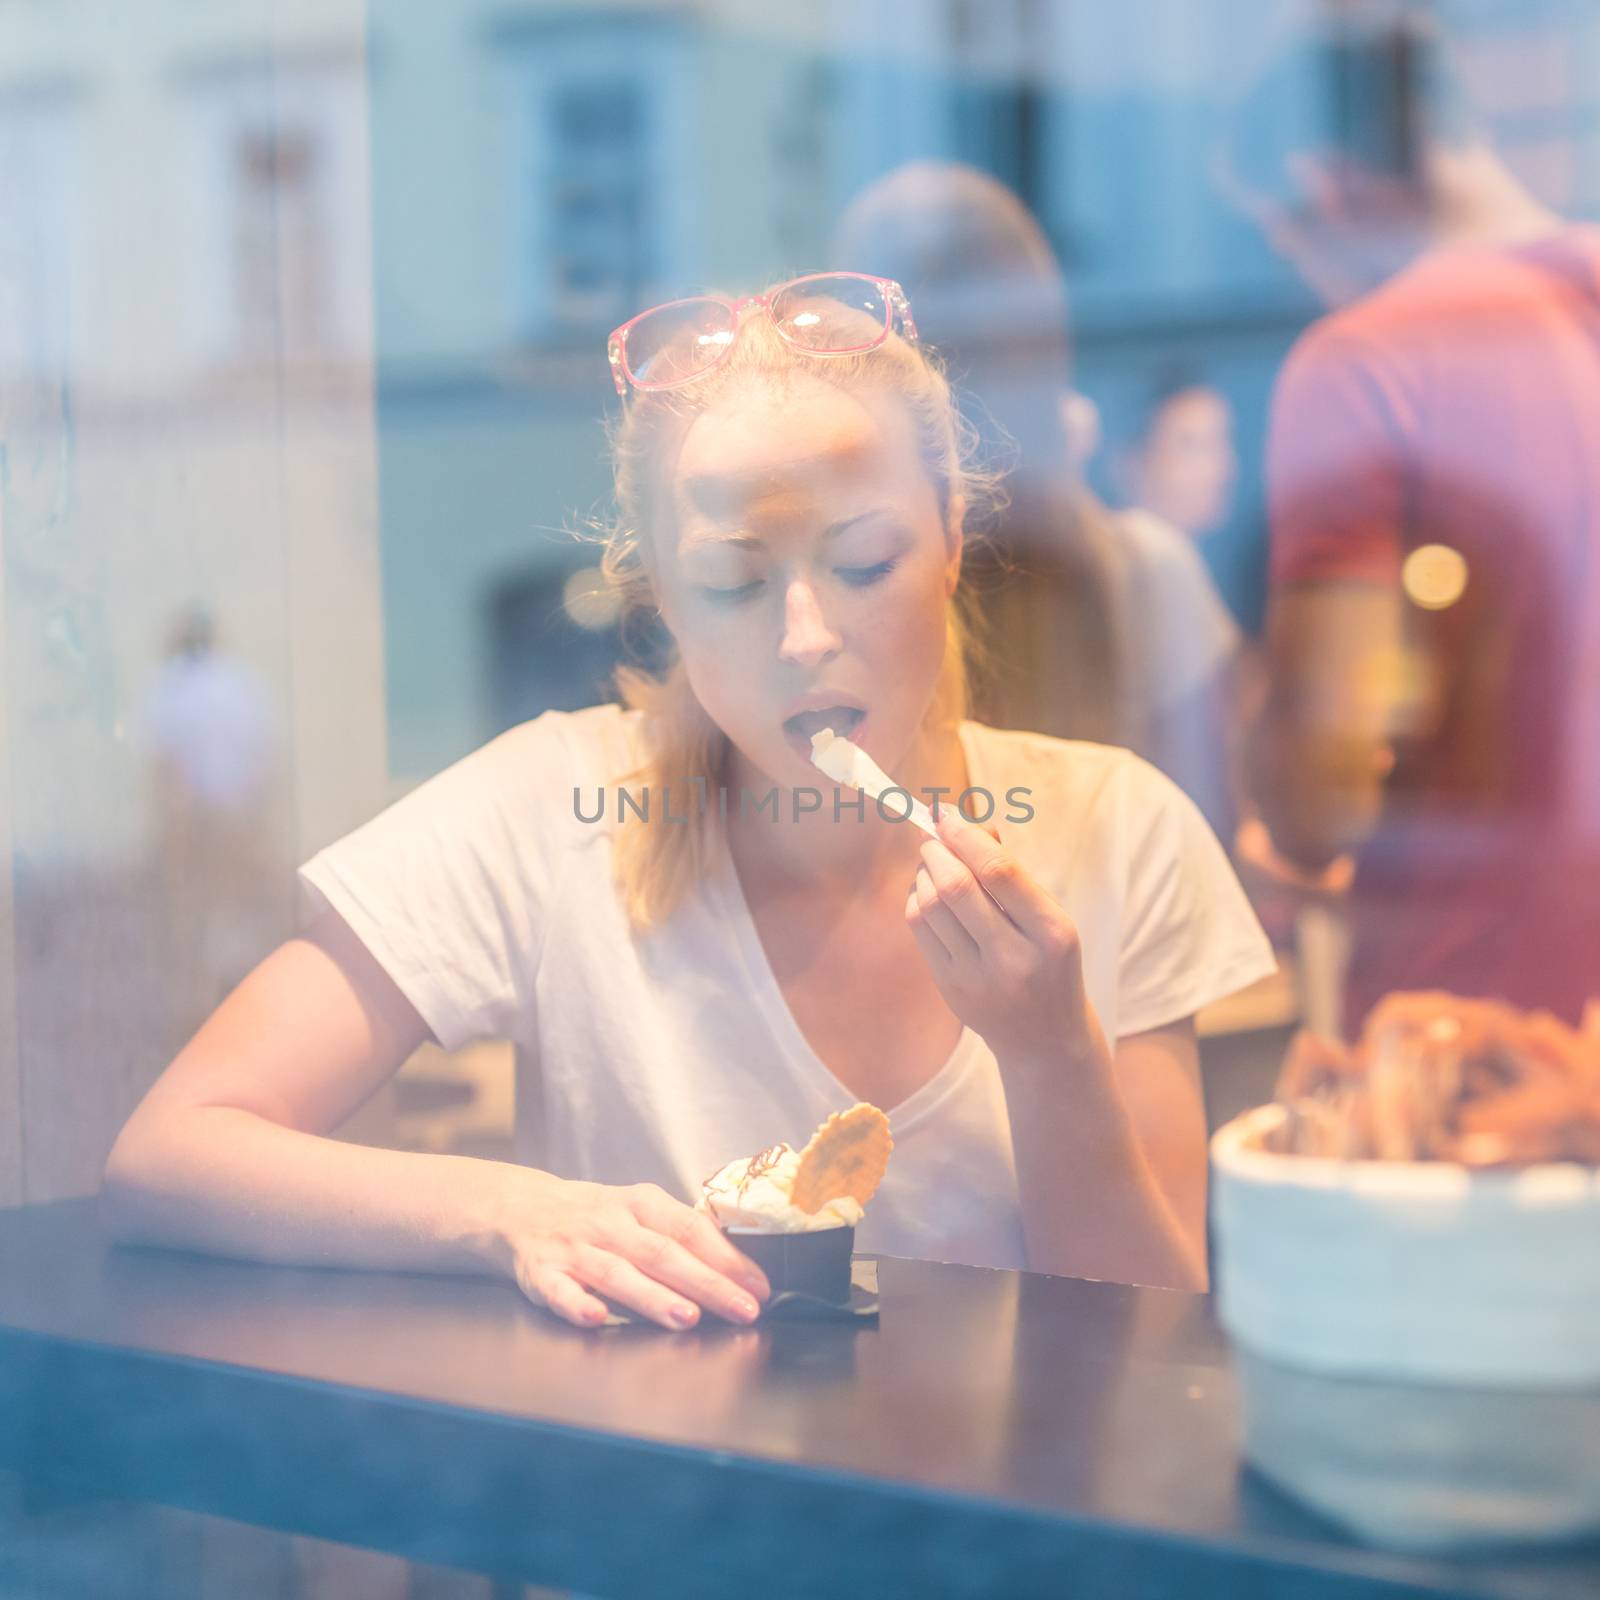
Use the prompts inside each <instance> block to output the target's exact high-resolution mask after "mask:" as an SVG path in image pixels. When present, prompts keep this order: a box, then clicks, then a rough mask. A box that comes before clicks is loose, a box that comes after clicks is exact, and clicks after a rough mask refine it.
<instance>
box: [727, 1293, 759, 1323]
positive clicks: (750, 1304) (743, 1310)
mask: <svg viewBox="0 0 1600 1600" xmlns="http://www.w3.org/2000/svg"><path fill="white" fill-rule="evenodd" d="M733 1314H734V1315H735V1316H736V1317H738V1318H740V1319H741V1320H742V1321H745V1322H754V1321H755V1320H756V1318H757V1317H759V1316H760V1315H761V1307H760V1306H758V1305H757V1304H756V1303H755V1301H754V1300H746V1299H745V1298H744V1297H743V1296H740V1297H739V1298H738V1299H736V1300H735V1301H734V1302H733Z"/></svg>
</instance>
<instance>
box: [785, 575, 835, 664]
mask: <svg viewBox="0 0 1600 1600" xmlns="http://www.w3.org/2000/svg"><path fill="white" fill-rule="evenodd" d="M841 643H842V641H841V640H840V638H839V635H838V634H837V633H835V632H834V630H833V629H832V628H831V627H829V626H828V619H827V618H826V617H825V616H823V614H822V604H821V602H820V601H819V600H818V599H817V591H816V590H815V589H814V588H812V586H811V585H810V584H809V583H807V582H805V581H804V580H803V579H800V578H796V579H795V581H794V582H793V583H791V584H790V585H789V587H788V589H787V590H785V592H784V597H783V643H782V644H781V645H779V647H778V654H779V655H780V656H781V657H782V658H783V659H784V660H785V661H793V662H795V663H796V664H797V665H800V666H807V667H809V666H815V665H816V663H817V662H819V661H825V660H826V659H827V658H828V657H829V656H831V655H833V654H834V652H835V651H837V650H838V649H839V647H840V644H841Z"/></svg>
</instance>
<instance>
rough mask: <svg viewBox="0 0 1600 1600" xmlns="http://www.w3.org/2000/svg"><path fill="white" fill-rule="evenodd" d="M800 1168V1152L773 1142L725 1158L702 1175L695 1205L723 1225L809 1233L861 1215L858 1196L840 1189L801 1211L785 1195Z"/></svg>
mask: <svg viewBox="0 0 1600 1600" xmlns="http://www.w3.org/2000/svg"><path fill="white" fill-rule="evenodd" d="M799 1170H800V1152H799V1151H798V1150H794V1149H791V1148H790V1147H789V1146H788V1145H786V1144H775V1145H773V1146H772V1148H771V1149H770V1150H763V1151H761V1152H760V1154H758V1155H753V1156H744V1157H741V1158H740V1159H739V1160H737V1161H730V1162H729V1163H728V1164H727V1166H725V1167H724V1168H722V1170H721V1171H720V1172H717V1173H714V1174H713V1175H712V1176H711V1177H709V1178H707V1179H706V1181H705V1183H704V1185H703V1186H702V1187H703V1189H704V1191H705V1192H704V1193H703V1194H702V1195H701V1196H700V1201H699V1207H698V1209H700V1210H701V1211H707V1212H709V1213H710V1214H711V1216H712V1217H713V1218H714V1219H715V1220H716V1221H717V1222H718V1223H719V1224H720V1225H721V1226H722V1227H724V1228H732V1229H744V1230H745V1231H746V1232H749V1233H814V1232H816V1231H817V1230H818V1229H820V1228H853V1227H855V1225H856V1224H857V1223H858V1222H860V1221H861V1217H862V1208H861V1202H860V1201H859V1200H853V1199H851V1197H850V1196H849V1195H841V1196H840V1197H839V1198H838V1199H837V1200H830V1201H828V1202H827V1204H826V1205H824V1206H823V1207H822V1209H821V1210H820V1211H801V1210H800V1209H799V1208H798V1207H797V1206H795V1205H793V1204H792V1203H791V1201H790V1199H789V1196H790V1195H791V1194H792V1193H793V1191H794V1179H795V1174H796V1173H797V1172H798V1171H799Z"/></svg>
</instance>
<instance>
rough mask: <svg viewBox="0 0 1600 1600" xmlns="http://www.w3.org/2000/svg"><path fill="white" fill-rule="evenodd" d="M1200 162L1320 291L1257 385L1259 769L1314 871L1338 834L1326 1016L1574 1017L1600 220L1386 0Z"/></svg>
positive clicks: (1590, 910)
mask: <svg viewBox="0 0 1600 1600" xmlns="http://www.w3.org/2000/svg"><path fill="white" fill-rule="evenodd" d="M1286 127H1288V128H1297V129H1299V130H1300V137H1299V139H1298V140H1297V141H1296V140H1290V141H1287V143H1288V146H1289V147H1288V148H1286V141H1285V139H1284V137H1283V130H1284V129H1285V128H1286ZM1218 173H1219V177H1220V178H1221V179H1222V181H1223V183H1224V184H1225V186H1226V188H1227V190H1228V191H1229V192H1230V194H1231V196H1232V198H1233V199H1234V200H1235V201H1236V202H1237V203H1239V204H1241V205H1242V206H1243V207H1244V208H1245V209H1247V210H1248V211H1249V213H1250V214H1251V215H1252V216H1253V217H1254V218H1255V219H1256V220H1257V221H1258V222H1259V223H1260V225H1261V226H1262V228H1263V229H1264V231H1265V232H1266V234H1267V237H1268V239H1269V240H1270V242H1271V243H1272V245H1273V247H1274V248H1275V249H1276V250H1278V251H1279V252H1280V253H1281V254H1282V255H1283V256H1285V257H1286V258H1287V259H1289V260H1290V261H1291V262H1292V263H1293V264H1294V265H1295V266H1296V267H1297V268H1298V269H1299V270H1300V271H1301V273H1302V275H1303V276H1304V277H1305V278H1306V279H1307V280H1308V281H1309V282H1310V283H1311V285H1312V286H1313V288H1315V289H1316V290H1317V291H1318V292H1319V293H1320V294H1321V295H1322V296H1323V298H1324V299H1325V300H1327V302H1328V303H1329V305H1330V306H1331V307H1332V308H1333V309H1332V310H1331V311H1330V313H1329V314H1328V315H1327V316H1326V317H1324V318H1323V319H1322V320H1320V321H1319V322H1317V323H1315V324H1314V325H1313V326H1312V327H1311V328H1310V329H1308V330H1307V332H1306V333H1305V334H1304V335H1303V336H1302V337H1301V339H1300V340H1299V342H1298V343H1297V344H1296V346H1295V347H1294V349H1293V351H1292V352H1291V353H1290V356H1289V358H1288V361H1287V362H1286V364H1285V367H1284V370H1283V372H1282V374H1281V375H1280V377H1279V380H1278V385H1277V389H1276V392H1275V395H1274V399H1273V407H1272V418H1271V424H1270V430H1269V439H1268V449H1267V492H1268V509H1269V516H1270V521H1271V558H1270V582H1271V598H1270V603H1269V611H1268V626H1267V639H1268V656H1269V661H1270V669H1271V679H1270V689H1269V694H1268V698H1267V703H1266V708H1265V711H1264V714H1263V716H1262V719H1261V722H1260V725H1259V728H1258V734H1257V737H1256V740H1255V748H1254V760H1253V767H1254V773H1255V782H1256V788H1257V791H1258V796H1259V800H1260V804H1261V808H1262V813H1263V816H1264V818H1265V821H1266V824H1267V826H1268V828H1269V829H1270V832H1271V843H1272V845H1273V846H1275V848H1276V852H1277V853H1278V854H1279V855H1280V856H1281V857H1283V858H1287V861H1288V863H1289V864H1290V865H1291V866H1292V867H1293V868H1296V869H1299V870H1300V871H1302V872H1303V873H1305V874H1306V875H1307V878H1308V881H1315V879H1316V875H1317V874H1319V873H1322V872H1324V871H1325V870H1326V869H1328V868H1329V867H1330V865H1331V864H1336V863H1337V862H1338V860H1339V858H1340V857H1341V855H1343V854H1344V853H1345V852H1351V853H1353V854H1354V857H1355V863H1356V870H1355V875H1354V883H1353V886H1352V891H1351V929H1352V950H1351V960H1350V967H1349V972H1348V976H1347V982H1346V993H1345V1008H1344V1021H1345V1027H1346V1029H1347V1031H1351V1032H1353V1031H1354V1029H1355V1028H1356V1027H1357V1026H1358V1025H1359V1023H1360V1021H1361V1019H1362V1018H1363V1017H1364V1016H1365V1014H1366V1012H1367V1011H1368V1010H1369V1009H1370V1008H1371V1006H1372V1004H1373V1003H1374V1002H1375V1001H1376V1000H1377V999H1378V998H1379V997H1380V996H1381V995H1383V994H1384V993H1386V992H1388V991H1390V990H1393V989H1420V988H1442V989H1450V990H1454V991H1457V992H1460V993H1468V994H1477V995H1485V996H1497V997H1500V998H1503V999H1506V1000H1510V1001H1512V1002H1514V1003H1517V1004H1520V1005H1523V1006H1540V1007H1547V1008H1549V1009H1551V1010H1553V1011H1555V1012H1557V1013H1558V1014H1560V1015H1561V1016H1563V1017H1565V1018H1566V1019H1567V1020H1569V1021H1572V1022H1576V1021H1577V1020H1578V1017H1579V1015H1580V1014H1581V1011H1582V1007H1583V1002H1584V1000H1585V998H1586V997H1587V996H1588V995H1590V994H1591V993H1597V992H1600V230H1596V229H1594V228H1591V227H1587V226H1578V225H1573V224H1570V223H1568V222H1566V221H1565V220H1564V219H1563V218H1561V217H1560V216H1558V215H1557V214H1556V213H1555V212H1553V211H1551V210H1549V209H1548V208H1546V207H1545V206H1544V205H1542V204H1540V203H1539V202H1538V201H1537V200H1536V199H1535V198H1534V197H1533V195H1531V194H1530V193H1529V192H1528V191H1527V190H1526V189H1525V188H1524V187H1523V186H1522V185H1521V184H1520V183H1519V182H1518V180H1517V179H1516V178H1515V176H1514V175H1513V174H1512V173H1511V172H1510V171H1509V170H1508V168H1507V167H1506V166H1505V165H1504V164H1503V162H1502V161H1501V160H1500V159H1499V157H1498V156H1497V155H1496V154H1495V152H1494V151H1493V150H1492V149H1491V148H1490V147H1489V145H1488V144H1487V143H1486V141H1485V140H1484V138H1483V137H1482V135H1481V133H1480V131H1479V130H1478V128H1477V127H1476V126H1475V125H1474V122H1473V120H1472V117H1471V114H1470V112H1469V110H1468V108H1467V106H1466V103H1465V100H1464V97H1463V96H1462V94H1461V91H1460V88H1459V86H1458V85H1457V84H1456V83H1455V82H1454V81H1453V79H1452V78H1451V75H1450V72H1449V68H1448V63H1447V60H1446V57H1445V54H1444V51H1443V47H1442V45H1441V42H1440V41H1439V40H1438V39H1437V38H1436V37H1434V36H1433V35H1432V34H1431V33H1430V32H1429V31H1428V30H1427V29H1426V28H1425V26H1423V25H1422V24H1420V23H1418V22H1416V21H1414V20H1410V19H1407V18H1405V17H1402V18H1401V19H1400V20H1395V19H1394V18H1393V17H1392V16H1391V17H1390V18H1389V19H1387V20H1370V19H1363V18H1362V17H1361V16H1360V15H1359V14H1355V13H1351V12H1349V11H1345V12H1342V13H1341V14H1340V15H1339V16H1338V17H1337V18H1336V19H1335V20H1333V21H1332V22H1330V24H1329V26H1328V28H1327V29H1326V30H1325V31H1323V32H1320V33H1318V34H1316V35H1313V36H1307V37H1305V38H1303V39H1302V40H1301V41H1300V42H1299V43H1298V44H1297V45H1296V47H1295V48H1293V49H1292V50H1290V51H1287V52H1285V53H1284V54H1283V55H1282V56H1281V57H1280V58H1279V59H1278V60H1277V62H1276V63H1275V65H1274V66H1273V68H1271V69H1269V71H1268V72H1267V73H1265V74H1263V76H1262V77H1261V78H1260V79H1259V80H1258V82H1257V83H1256V85H1255V87H1254V89H1253V90H1252V92H1251V93H1250V94H1249V95H1248V96H1247V97H1246V98H1245V99H1244V101H1243V102H1242V103H1241V105H1240V107H1239V108H1238V112H1237V116H1236V119H1235V122H1234V125H1233V128H1232V131H1231V136H1230V139H1229V141H1228V144H1227V147H1226V149H1225V150H1224V151H1223V152H1222V154H1221V158H1220V159H1219V162H1218Z"/></svg>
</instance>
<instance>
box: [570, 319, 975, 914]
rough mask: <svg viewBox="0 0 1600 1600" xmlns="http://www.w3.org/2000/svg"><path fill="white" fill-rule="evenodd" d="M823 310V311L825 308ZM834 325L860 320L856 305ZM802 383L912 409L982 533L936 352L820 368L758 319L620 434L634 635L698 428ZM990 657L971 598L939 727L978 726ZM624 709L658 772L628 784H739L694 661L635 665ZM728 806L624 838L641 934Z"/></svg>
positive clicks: (929, 451)
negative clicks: (753, 390) (659, 667)
mask: <svg viewBox="0 0 1600 1600" xmlns="http://www.w3.org/2000/svg"><path fill="white" fill-rule="evenodd" d="M819 304H821V302H819ZM826 314H827V315H829V316H832V315H834V314H837V315H839V316H841V317H851V316H859V313H852V312H848V311H846V310H845V309H844V308H843V307H842V306H839V307H834V306H831V305H830V306H828V307H827V308H826ZM796 376H804V377H808V378H815V379H820V380H821V381H823V382H825V383H829V384H832V385H834V386H835V387H836V388H839V389H842V390H877V391H879V392H881V393H888V394H894V395H896V396H898V397H899V398H900V399H901V400H902V401H903V402H904V404H905V406H906V409H907V412H908V413H909V415H910V417H911V420H912V423H913V425H914V427H915V431H916V440H917V445H918V450H919V453H920V455H921V457H922V460H923V463H924V465H925V466H926V468H927V470H928V474H929V478H930V480H931V482H932V484H933V487H934V490H935V492H936V495H937V499H938V505H939V513H940V518H941V521H942V523H943V526H944V531H945V536H946V538H947V539H954V538H956V537H957V536H958V535H962V534H963V533H965V534H966V536H967V537H968V538H969V539H971V538H972V537H973V536H974V535H973V533H972V531H971V530H970V529H969V528H968V523H969V521H971V520H973V514H974V511H975V509H976V508H977V507H978V506H979V505H984V506H987V505H988V504H990V503H991V502H992V501H993V500H994V498H995V482H994V479H993V478H992V477H991V476H989V475H986V474H983V473H980V472H978V471H977V470H976V469H975V468H973V467H972V466H971V464H970V458H971V454H972V442H971V439H970V437H969V431H968V430H967V428H966V426H965V424H964V423H963V421H962V419H961V415H960V413H959V411H958V410H957V408H956V405H955V403H954V400H953V398H952V396H951V392H950V385H949V383H948V381H947V380H946V378H945V375H944V373H943V371H942V370H941V369H940V367H939V365H938V363H937V361H936V360H935V359H934V357H933V356H932V354H931V352H928V351H925V350H922V349H919V348H918V347H917V346H916V345H913V344H909V343H907V342H906V341H905V340H903V339H901V338H900V337H899V336H898V335H894V334H891V335H890V337H889V339H888V341H887V342H886V343H884V344H882V345H880V346H879V347H878V348H877V349H875V350H869V351H865V352H863V353H861V354H858V355H842V356H826V357H818V356H811V355H807V354H804V353H802V352H799V351H797V350H795V349H794V348H793V347H792V346H791V345H789V344H788V343H787V342H786V341H785V340H784V339H783V338H782V337H781V336H780V335H779V334H778V333H777V331H776V329H774V328H773V326H772V325H771V323H770V321H769V320H768V319H767V318H766V317H765V316H762V315H759V314H758V315H751V316H748V317H747V318H746V319H745V321H744V323H743V325H742V326H741V328H740V331H739V337H738V339H737V341H736V342H735V344H734V345H733V347H732V349H731V350H730V351H729V353H728V355H727V357H726V358H725V359H724V360H723V361H722V363H721V364H720V365H719V366H718V367H717V368H716V369H715V370H714V371H713V372H712V373H710V374H709V375H708V376H707V377H705V378H703V379H701V380H699V381H697V382H695V383H693V384H689V385H685V386H684V387H683V388H680V389H672V390H665V391H659V392H648V391H647V392H637V391H635V392H632V393H630V396H629V399H628V402H627V404H626V406H625V407H624V409H623V414H622V418H621V420H620V422H619V423H617V424H616V425H615V427H614V428H613V429H612V432H611V447H612V459H613V463H614V467H615V473H616V504H617V516H616V520H615V521H614V522H612V523H611V524H609V525H608V526H606V527H604V528H603V529H601V530H600V532H599V533H598V534H597V535H590V537H597V538H598V539H599V540H600V541H602V542H603V543H604V546H605V549H604V553H603V555H602V557H601V560H600V571H601V574H602V576H603V579H604V582H605V585H606V588H607V590H608V591H609V592H610V594H611V595H612V596H613V597H614V599H615V601H616V602H617V604H618V607H619V610H620V615H621V620H622V625H623V634H624V637H625V638H626V637H627V636H628V632H629V625H630V623H637V622H638V621H639V620H641V619H648V620H653V619H655V618H656V617H658V616H659V614H660V612H659V606H658V604H657V601H656V595H655V588H654V584H653V582H652V580H651V576H650V552H651V549H652V545H653V541H654V540H655V538H656V537H657V536H658V535H659V534H660V532H661V531H662V530H663V529H664V528H666V527H667V526H668V522H669V518H670V516H671V508H670V481H669V479H670V474H669V472H668V470H667V469H668V467H669V466H670V464H671V463H672V462H673V461H675V460H676V459H677V448H676V447H677V445H678V444H680V443H681V442H682V439H683V437H684V435H685V434H686V433H687V432H688V429H689V427H690V425H691V424H692V423H693V421H694V420H695V418H696V417H698V416H699V415H700V414H701V413H702V412H703V411H705V410H706V409H707V408H708V407H710V406H711V405H712V404H713V403H714V402H715V401H716V400H717V399H718V398H719V397H721V396H722V395H724V394H725V393H727V392H728V391H729V390H731V389H734V388H736V387H737V386H739V385H740V384H746V383H755V382H760V383H764V384H774V383H776V384H779V385H783V384H787V383H789V382H791V381H792V380H793V379H794V378H795V377H796ZM985 655H986V651H985V649H984V647H983V645H982V643H981V641H980V639H979V637H978V629H977V622H976V619H975V617H974V616H973V614H972V613H971V609H970V607H969V604H968V602H967V599H966V591H965V588H964V587H958V588H957V591H956V594H955V596H954V598H953V599H952V600H951V601H950V603H949V606H948V607H947V610H946V621H945V654H944V661H943V665H942V667H941V669H940V674H939V680H938V683H937V685H936V687H935V692H934V695H933V698H932V700H931V702H930V703H929V707H928V713H927V718H926V721H925V724H924V725H925V726H926V727H930V728H932V727H942V726H946V725H950V724H954V723H956V722H959V721H960V720H961V719H962V718H963V717H965V716H966V714H967V708H968V705H969V700H970V694H971V673H972V671H973V669H974V668H975V667H981V663H982V661H983V659H984V657H985ZM616 686H617V691H618V693H619V695H620V697H621V699H622V702H623V704H624V705H625V706H626V707H627V708H628V709H629V710H634V711H640V712H642V713H643V714H644V720H645V725H646V733H647V739H648V744H649V748H650V755H649V757H648V759H647V760H646V761H645V762H644V763H643V764H642V765H641V766H639V767H638V768H636V769H635V770H634V771H632V772H630V773H627V774H624V775H622V777H621V778H620V779H619V780H618V781H619V782H623V783H629V784H632V783H642V784H644V785H645V786H646V787H647V789H648V790H649V791H650V792H653V793H655V794H656V795H658V796H659V795H661V794H663V793H664V792H665V790H666V789H667V787H668V786H671V788H672V789H673V790H674V791H675V792H677V793H678V794H680V795H684V794H687V793H689V792H690V786H691V781H692V780H694V779H698V778H704V779H705V780H706V782H707V785H708V786H709V787H710V789H711V792H712V793H714V786H715V785H716V784H718V783H720V782H723V781H725V779H726V775H727V759H728V741H727V737H726V735H724V734H723V733H722V731H721V730H720V729H719V728H718V727H717V726H716V724H715V723H713V722H712V720H711V718H710V717H709V716H708V715H707V714H706V712H705V710H704V708H703V707H702V706H701V705H700V702H699V700H698V698H697V697H696V695H695V693H694V690H693V689H692V688H691V687H690V684H689V677H688V673H687V671H686V669H685V667H684V664H683V661H682V660H681V658H679V657H678V656H677V655H676V652H673V654H672V657H671V659H670V660H669V662H668V664H667V666H666V667H665V669H664V670H663V671H662V672H660V673H659V674H658V673H655V672H650V671H645V670H642V669H641V668H639V667H637V666H632V665H623V666H620V667H618V669H617V672H616ZM716 825H717V823H716V810H715V805H714V802H713V803H711V804H708V805H706V806H704V807H702V808H700V809H699V810H698V811H697V812H696V814H695V815H693V816H692V817H691V819H690V821H689V822H688V823H686V824H683V825H675V826H672V827H657V826H650V825H648V824H646V825H642V826H634V827H623V828H621V829H619V831H618V836H617V842H616V856H615V860H616V880H617V889H618V893H619V894H620V896H621V898H622V902H623V906H624V908H625V910H626V912H627V916H628V920H629V923H630V925H631V926H632V927H633V929H634V931H635V932H636V933H642V932H645V931H648V930H649V929H651V928H654V927H656V926H658V925H659V924H660V923H661V922H663V921H664V920H665V919H666V918H667V917H668V916H670V915H671V914H672V912H673V911H674V910H675V909H676V908H677V906H678V905H679V904H680V903H681V901H682V900H683V899H684V897H685V896H686V895H687V894H688V893H689V892H690V891H691V890H692V889H693V888H694V886H695V885H696V884H697V883H698V882H699V881H700V880H701V878H702V877H703V876H704V875H705V873H706V870H707V868H708V866H709V863H710V860H711V854H712V851H713V848H714V845H715V835H714V834H713V833H712V831H711V830H712V829H713V828H714V827H715V826H716Z"/></svg>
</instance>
